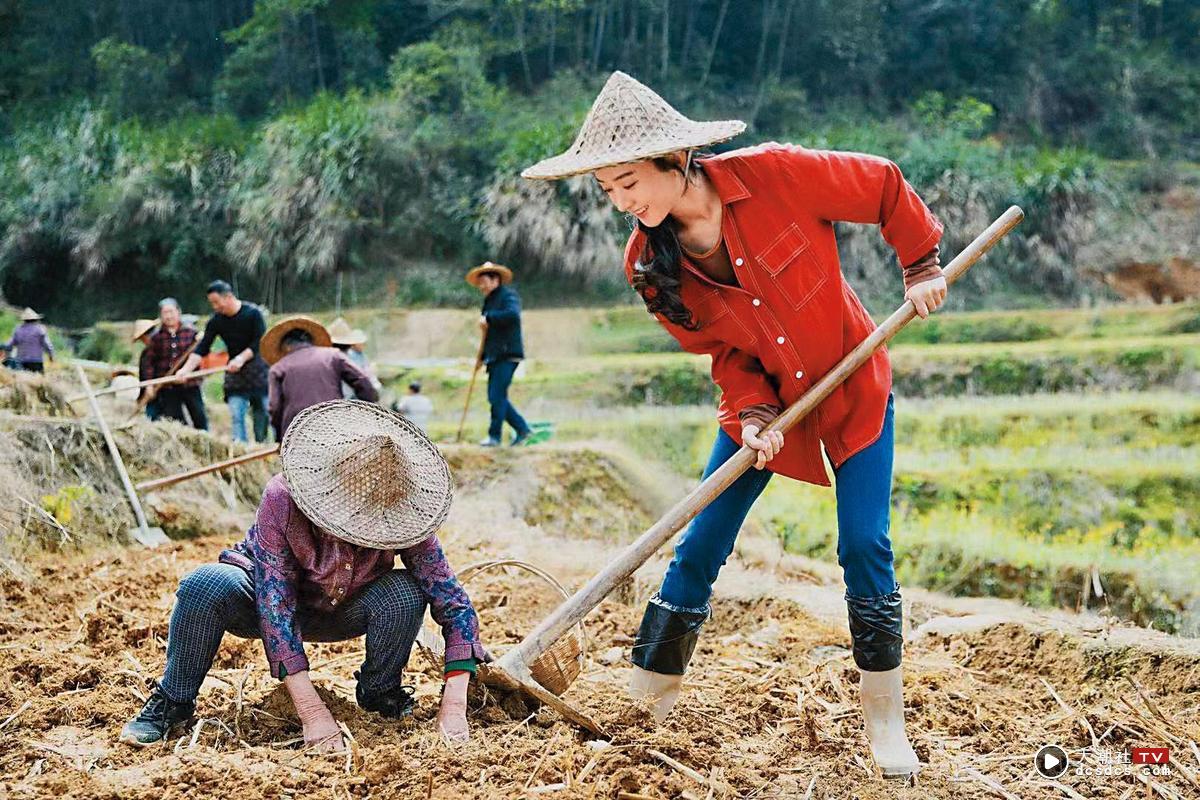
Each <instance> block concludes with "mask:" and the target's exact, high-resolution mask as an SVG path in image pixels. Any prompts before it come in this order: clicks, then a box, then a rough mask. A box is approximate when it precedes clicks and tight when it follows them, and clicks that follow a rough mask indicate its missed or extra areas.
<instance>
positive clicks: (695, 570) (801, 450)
mask: <svg viewBox="0 0 1200 800" xmlns="http://www.w3.org/2000/svg"><path fill="white" fill-rule="evenodd" d="M744 128H745V124H744V123H742V122H739V121H733V120H731V121H722V122H694V121H692V120H690V119H687V118H686V117H684V116H683V115H682V114H680V113H679V112H678V111H676V110H675V109H673V108H672V107H671V106H670V105H668V104H667V102H666V101H665V100H663V99H662V98H661V97H659V96H658V95H657V94H655V93H654V92H653V91H651V90H650V89H649V88H647V87H646V86H643V85H642V84H640V83H638V82H637V81H635V80H634V79H633V78H630V77H629V76H628V75H625V74H624V73H621V72H616V73H614V74H613V75H612V76H611V77H610V78H609V80H608V82H607V83H606V84H605V86H604V89H603V90H602V91H601V93H600V95H599V97H597V99H596V101H595V104H594V105H593V106H592V110H591V112H590V113H589V115H588V117H587V119H586V121H585V122H584V125H583V128H582V130H581V131H580V132H579V135H578V137H577V138H576V140H575V143H574V144H573V145H572V146H571V148H570V149H569V150H568V151H567V152H566V153H564V154H562V155H560V156H556V157H554V158H551V159H547V160H545V161H543V162H541V163H539V164H536V165H535V166H533V167H531V168H529V169H527V170H526V171H525V172H524V173H523V174H524V175H525V177H527V178H542V179H548V178H562V177H566V176H569V175H576V174H581V173H586V172H591V173H592V174H593V175H594V176H595V178H596V180H597V182H598V183H599V185H600V187H601V189H603V191H604V192H605V193H607V194H608V196H609V198H610V199H611V200H612V202H613V204H614V205H615V206H616V207H617V208H618V209H619V210H620V211H622V212H625V213H627V214H630V215H632V217H633V218H634V219H635V220H636V223H637V224H636V228H635V230H634V231H633V233H632V235H631V236H630V238H629V243H628V245H627V247H626V251H625V253H626V255H625V271H626V275H627V277H628V279H629V281H630V283H631V284H632V286H633V287H634V288H635V289H636V290H637V291H638V292H639V294H641V296H642V298H643V300H644V301H645V303H646V308H647V309H648V310H649V311H651V312H652V313H654V314H655V316H656V317H657V319H658V320H659V322H660V323H661V324H662V325H663V326H664V327H665V328H666V329H667V331H668V332H670V333H671V335H672V336H674V337H675V338H676V339H677V340H678V341H679V342H680V344H681V345H682V346H683V347H684V349H686V350H688V351H690V352H694V353H705V354H708V355H710V356H711V357H712V375H713V379H714V381H715V382H716V383H717V384H718V385H719V386H720V387H721V390H722V395H721V402H720V408H719V411H718V416H719V421H720V430H719V431H718V433H717V439H716V442H715V443H714V445H713V450H712V454H711V456H710V457H709V462H708V466H707V468H706V470H705V475H706V476H707V475H708V474H711V473H712V472H713V471H715V470H716V469H717V468H718V467H719V466H720V465H721V464H723V463H724V462H725V461H726V460H727V459H729V458H730V457H731V456H732V455H733V454H734V453H735V452H736V451H737V449H738V447H739V444H744V445H746V446H748V447H751V448H753V449H754V450H756V451H757V453H758V458H757V463H756V464H755V466H756V467H757V470H751V471H748V472H746V473H745V474H743V475H742V476H741V477H740V478H739V479H738V480H737V481H736V482H735V483H733V484H732V485H731V486H730V487H729V488H728V489H726V490H725V491H724V492H723V493H722V494H721V496H720V497H718V498H717V499H716V500H715V501H713V502H712V503H711V504H710V505H709V506H708V507H707V508H706V509H705V510H704V511H702V512H701V513H700V514H699V516H697V517H696V519H695V520H694V521H693V523H692V524H691V526H690V527H689V528H688V529H687V531H685V533H684V534H683V536H682V537H681V538H680V540H679V542H678V545H677V547H676V550H675V558H674V560H673V561H672V562H671V564H670V566H669V567H668V569H667V573H666V576H665V577H664V579H663V583H662V587H661V589H660V591H659V592H658V594H656V595H655V596H654V597H653V598H652V599H651V601H650V603H649V604H648V605H647V608H646V612H645V616H644V617H643V620H642V624H641V628H640V630H639V631H638V636H637V641H636V643H635V645H634V650H633V662H634V664H635V667H634V674H633V679H632V687H631V688H632V689H633V691H634V693H635V694H639V695H646V696H649V697H651V698H653V699H654V700H655V702H656V710H657V712H658V714H659V715H660V718H661V716H665V714H666V713H667V712H668V711H669V709H670V707H671V705H672V704H673V703H674V701H675V699H676V697H677V696H678V693H679V690H680V686H681V682H682V675H683V672H684V670H685V669H686V667H687V665H688V661H689V660H690V659H691V656H692V652H693V650H694V648H695V646H696V642H697V632H698V630H699V629H700V626H701V625H703V623H704V622H705V620H706V619H707V618H708V616H709V614H710V607H709V604H708V603H709V598H710V597H711V594H712V584H713V582H714V581H715V580H716V578H717V573H718V571H719V570H720V568H721V566H722V565H723V564H724V563H725V560H726V558H727V557H728V556H729V554H730V553H731V552H732V550H733V544H734V540H735V538H736V537H737V534H738V531H739V529H740V527H741V524H742V521H743V520H744V519H745V517H746V514H747V513H748V512H749V510H750V507H751V505H753V503H754V501H755V499H756V498H757V497H758V496H759V494H761V493H762V491H763V489H764V488H765V487H766V485H767V481H768V480H769V478H770V475H771V472H777V473H779V474H781V475H785V476H787V477H790V478H794V479H797V480H802V481H807V482H810V483H816V484H822V485H828V484H829V479H828V477H827V475H826V471H825V466H824V463H823V461H822V453H821V451H822V447H823V448H824V451H825V453H826V454H827V455H828V457H829V460H830V462H831V463H832V464H833V467H834V473H835V475H836V489H837V512H838V556H839V563H840V564H841V565H842V568H843V575H844V577H845V581H846V587H847V591H846V603H847V607H848V612H849V622H850V634H851V638H852V640H853V654H854V660H855V663H856V664H857V665H858V667H859V669H860V670H861V690H862V703H863V716H864V719H865V722H866V730H867V734H868V737H869V738H870V741H871V748H872V753H873V755H874V757H875V760H876V762H877V763H878V765H879V767H880V769H881V770H882V772H883V773H884V774H885V775H908V774H910V773H912V772H914V771H915V770H916V769H917V767H918V762H917V757H916V755H915V753H914V752H913V750H912V747H911V746H910V745H909V742H908V739H907V736H906V734H905V732H904V716H903V712H904V701H903V697H902V692H901V672H900V661H901V655H902V649H901V646H902V643H903V637H902V633H901V604H900V592H899V585H898V584H897V583H896V579H895V573H894V569H893V558H892V549H891V544H890V541H889V538H888V526H889V519H890V512H891V504H890V499H891V483H892V455H893V454H892V440H893V407H892V399H891V367H890V365H889V362H888V357H887V353H886V351H885V350H882V349H881V350H879V351H878V352H877V353H876V354H875V355H874V356H873V357H872V358H871V360H870V361H869V362H867V364H866V365H864V366H863V367H862V368H861V369H860V370H859V371H858V372H856V373H855V374H854V375H852V376H851V377H850V378H849V379H848V380H847V381H846V382H845V383H844V384H842V385H841V386H840V387H839V388H838V389H837V390H835V391H834V392H833V394H832V395H830V396H829V397H828V398H827V399H825V400H824V401H823V402H822V403H821V404H820V406H818V408H817V409H816V412H815V413H813V414H810V415H808V416H807V417H806V418H805V419H804V420H803V421H802V422H801V423H800V424H799V425H797V426H796V427H795V428H793V429H792V430H791V431H790V432H789V433H788V434H787V436H786V437H784V436H783V435H782V434H779V433H777V432H771V433H767V434H762V431H763V428H764V427H765V426H766V425H767V424H769V423H770V422H771V421H772V420H773V419H774V418H775V417H776V416H777V415H778V414H779V413H780V411H781V410H782V409H783V407H784V406H786V405H790V404H791V403H793V402H795V401H796V400H797V399H799V398H800V397H801V396H802V395H803V394H804V393H805V391H807V390H808V388H809V387H810V386H812V384H813V382H814V381H815V380H817V379H819V378H820V377H821V376H822V375H824V374H825V373H826V372H828V371H829V370H830V369H831V368H832V367H833V366H834V365H835V364H836V363H837V362H838V361H839V360H841V358H842V357H843V356H844V355H845V354H846V353H847V352H849V351H850V350H851V349H853V347H854V346H855V345H856V344H858V343H859V342H860V341H862V340H863V339H865V338H866V337H867V336H868V335H869V333H870V332H871V331H872V330H873V329H874V328H875V325H874V323H873V322H872V321H871V318H870V316H868V314H867V312H866V310H865V309H864V308H863V306H862V304H861V303H860V302H859V300H858V297H857V296H856V295H855V294H854V291H853V290H852V289H851V288H850V287H849V286H848V285H847V284H846V282H845V280H844V278H843V276H842V273H841V269H840V264H839V261H838V253H837V242H836V239H835V237H834V227H833V223H834V222H838V221H847V222H860V223H872V224H878V225H879V226H880V227H881V230H882V233H883V236H884V238H885V239H886V240H887V242H888V244H889V245H891V247H892V248H893V249H894V250H895V251H896V255H897V257H898V259H899V262H900V264H901V265H902V266H903V267H904V282H905V296H906V297H907V298H909V299H910V300H912V301H913V305H914V306H915V307H916V310H917V313H918V314H920V315H921V316H922V317H924V316H926V315H927V314H928V313H929V312H930V311H932V310H934V309H936V308H937V307H938V306H939V305H940V304H941V303H942V301H943V299H944V297H945V293H946V282H945V279H944V278H942V277H941V271H940V268H939V267H938V255H937V253H938V251H937V244H938V241H939V240H940V238H941V235H942V225H941V223H940V222H938V220H937V219H936V218H935V217H934V216H933V214H932V213H931V212H930V211H929V209H928V208H927V207H926V206H925V204H924V203H923V202H921V199H920V198H919V197H918V196H917V194H916V192H914V191H913V189H912V187H911V186H909V185H908V183H907V182H906V181H905V180H904V178H903V176H902V175H901V174H900V170H899V169H898V168H897V167H896V165H895V164H893V163H892V162H890V161H887V160H885V159H882V158H877V157H875V156H869V155H862V154H857V153H839V152H827V151H816V150H807V149H805V148H802V147H796V146H791V145H779V144H774V143H770V144H765V145H760V146H758V147H753V148H746V149H742V150H734V151H731V152H728V153H725V154H723V155H720V156H708V157H706V156H699V155H697V154H696V153H695V150H696V149H697V148H702V147H705V146H708V145H711V144H714V143H716V142H721V141H724V140H726V139H730V138H732V137H733V136H736V135H737V134H738V133H740V132H741V131H742V130H743V129H744ZM785 443H786V445H787V447H786V448H785V447H784V445H785ZM764 468H769V470H770V471H765V469H764Z"/></svg>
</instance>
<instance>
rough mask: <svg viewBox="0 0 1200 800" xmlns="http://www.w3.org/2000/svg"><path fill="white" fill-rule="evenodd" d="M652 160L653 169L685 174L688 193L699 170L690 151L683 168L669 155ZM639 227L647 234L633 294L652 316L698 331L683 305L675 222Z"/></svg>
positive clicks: (664, 221) (639, 259)
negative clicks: (639, 298)
mask: <svg viewBox="0 0 1200 800" xmlns="http://www.w3.org/2000/svg"><path fill="white" fill-rule="evenodd" d="M652 161H653V163H654V166H656V167H658V168H659V169H660V170H662V171H663V172H672V171H674V172H678V173H679V174H681V175H683V181H684V186H683V190H684V191H685V192H686V191H687V187H688V186H689V185H690V184H691V182H692V180H693V175H694V174H695V173H696V172H698V171H699V170H700V165H699V164H697V163H696V162H695V159H694V158H693V154H692V153H691V152H689V153H688V157H687V160H686V161H685V162H684V165H683V166H682V167H681V166H680V165H679V163H678V162H676V161H675V159H673V158H668V157H666V156H659V157H658V158H655V159H652ZM637 226H638V229H639V230H641V231H642V233H644V234H646V246H645V247H643V248H642V252H641V254H640V255H639V256H638V260H637V263H636V264H635V265H634V267H633V288H634V291H636V292H637V293H638V294H640V295H641V296H642V301H643V302H644V303H645V304H646V310H647V311H649V312H650V313H651V314H662V315H663V316H664V317H666V318H667V320H668V321H669V322H672V323H674V324H675V325H678V326H680V327H681V328H684V329H686V330H689V331H694V330H699V328H700V325H699V323H697V322H696V320H695V319H693V317H692V312H691V311H689V310H688V307H687V306H685V305H684V304H683V296H682V295H681V294H680V288H679V287H680V278H679V270H680V263H681V262H682V260H683V247H682V246H681V245H680V244H679V236H678V234H677V233H676V232H675V220H674V219H672V218H671V217H670V216H669V215H668V216H667V218H666V219H664V220H663V221H662V223H660V224H659V225H658V226H656V227H653V228H651V227H650V226H648V225H645V224H643V223H642V222H640V221H639V222H638V223H637Z"/></svg>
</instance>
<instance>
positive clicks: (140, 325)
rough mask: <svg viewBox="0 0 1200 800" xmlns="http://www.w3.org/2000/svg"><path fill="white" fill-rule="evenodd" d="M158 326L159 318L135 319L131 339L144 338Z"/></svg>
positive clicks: (132, 340)
mask: <svg viewBox="0 0 1200 800" xmlns="http://www.w3.org/2000/svg"><path fill="white" fill-rule="evenodd" d="M157 327H158V320H156V319H139V320H134V323H133V337H132V338H131V339H130V340H129V341H131V342H136V341H137V340H138V339H140V338H142V337H143V336H145V335H146V334H147V333H149V332H150V331H152V330H154V329H155V328H157Z"/></svg>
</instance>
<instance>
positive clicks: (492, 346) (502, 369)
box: [467, 261, 529, 447]
mask: <svg viewBox="0 0 1200 800" xmlns="http://www.w3.org/2000/svg"><path fill="white" fill-rule="evenodd" d="M511 282H512V270H510V269H509V268H508V267H502V266H500V265H499V264H493V263H492V262H491V261H487V262H484V263H483V264H480V265H479V266H478V267H475V269H473V270H471V271H470V272H468V273H467V283H469V284H471V285H472V286H474V287H475V288H476V289H478V290H479V291H480V292H481V293H482V294H483V308H482V309H481V312H480V317H479V327H480V329H481V330H483V332H484V334H485V335H484V341H483V363H484V364H486V365H487V371H488V403H489V404H491V407H492V421H491V424H490V425H489V426H488V436H487V438H486V439H484V440H483V441H482V442H480V444H482V445H483V446H484V447H496V446H497V445H499V444H500V436H501V432H502V430H503V427H504V423H505V422H507V423H508V424H509V425H511V426H512V429H513V431H514V432H515V435H514V436H513V440H512V444H513V445H519V444H524V443H525V440H526V439H528V438H529V424H528V423H526V422H525V419H524V417H522V416H521V415H520V414H519V413H518V412H517V409H516V408H515V407H514V406H513V404H512V403H510V402H509V401H508V387H509V385H510V384H511V383H512V379H513V373H514V372H516V371H517V365H518V364H520V363H521V359H523V358H524V357H525V349H524V345H523V344H522V342H521V298H520V297H519V296H518V295H517V291H516V289H513V288H512V287H511V286H509V285H508V284H510V283H511Z"/></svg>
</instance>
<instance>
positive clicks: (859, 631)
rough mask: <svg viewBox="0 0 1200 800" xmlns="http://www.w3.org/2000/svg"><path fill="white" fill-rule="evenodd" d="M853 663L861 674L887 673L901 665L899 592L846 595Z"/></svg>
mask: <svg viewBox="0 0 1200 800" xmlns="http://www.w3.org/2000/svg"><path fill="white" fill-rule="evenodd" d="M846 609H847V610H848V611H849V612H850V639H851V641H853V643H854V663H855V664H857V665H858V668H859V669H861V670H863V671H864V672H886V671H887V670H890V669H895V668H896V667H898V666H900V657H901V653H902V651H903V649H904V612H903V609H902V606H901V605H900V590H899V589H897V590H896V591H894V592H892V593H891V594H885V595H881V596H879V597H865V598H864V597H851V596H850V595H846Z"/></svg>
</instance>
